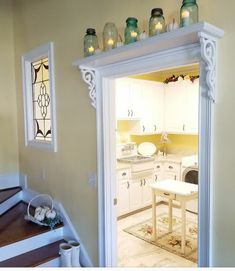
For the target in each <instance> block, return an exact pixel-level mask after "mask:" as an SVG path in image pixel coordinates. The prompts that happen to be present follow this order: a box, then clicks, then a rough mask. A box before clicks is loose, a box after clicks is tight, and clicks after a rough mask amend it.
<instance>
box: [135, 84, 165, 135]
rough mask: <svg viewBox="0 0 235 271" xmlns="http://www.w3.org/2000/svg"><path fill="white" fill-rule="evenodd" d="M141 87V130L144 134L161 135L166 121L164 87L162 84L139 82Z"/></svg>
mask: <svg viewBox="0 0 235 271" xmlns="http://www.w3.org/2000/svg"><path fill="white" fill-rule="evenodd" d="M137 81H139V82H138V84H139V85H141V89H142V91H141V112H142V113H141V128H140V130H141V131H140V132H141V133H143V134H153V133H161V132H162V130H163V120H164V87H163V84H162V83H159V82H154V81H146V80H137Z"/></svg>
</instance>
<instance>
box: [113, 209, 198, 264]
mask: <svg viewBox="0 0 235 271" xmlns="http://www.w3.org/2000/svg"><path fill="white" fill-rule="evenodd" d="M180 211H181V210H180V209H178V208H174V209H173V214H177V215H178V216H180V215H181V212H180ZM151 212H152V210H151V209H148V210H145V211H143V212H140V213H137V214H134V215H131V216H128V217H126V218H123V219H121V220H119V221H118V266H119V267H196V266H197V264H195V263H193V262H191V261H188V260H186V259H184V258H182V257H180V256H177V255H175V254H172V253H170V252H168V251H166V250H164V249H161V248H159V247H157V246H154V245H152V244H150V243H147V242H145V241H143V240H141V239H139V238H137V237H135V236H133V235H131V234H128V233H126V232H124V231H123V229H125V228H127V227H129V226H132V225H134V224H137V223H139V222H141V221H143V220H145V219H148V218H151ZM157 212H159V213H163V212H168V207H167V206H166V205H164V204H161V205H159V206H158V207H157ZM187 217H190V219H193V220H195V222H196V221H197V215H195V214H192V213H189V212H187Z"/></svg>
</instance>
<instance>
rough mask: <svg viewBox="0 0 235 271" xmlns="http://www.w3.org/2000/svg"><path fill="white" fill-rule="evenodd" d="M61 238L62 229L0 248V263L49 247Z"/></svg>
mask: <svg viewBox="0 0 235 271" xmlns="http://www.w3.org/2000/svg"><path fill="white" fill-rule="evenodd" d="M62 237H63V227H61V228H58V229H55V230H53V231H49V232H45V233H42V234H39V235H36V236H33V237H31V238H28V239H24V240H22V241H19V242H15V243H13V244H10V245H7V246H4V247H1V248H0V261H4V260H7V259H9V258H12V257H15V256H18V255H20V254H23V253H26V252H29V251H31V250H34V249H37V248H39V247H42V246H45V245H49V244H51V243H53V242H56V241H58V240H60V239H62Z"/></svg>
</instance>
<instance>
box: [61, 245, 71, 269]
mask: <svg viewBox="0 0 235 271" xmlns="http://www.w3.org/2000/svg"><path fill="white" fill-rule="evenodd" d="M59 253H60V266H61V267H72V246H71V245H70V244H67V243H61V244H60V252H59Z"/></svg>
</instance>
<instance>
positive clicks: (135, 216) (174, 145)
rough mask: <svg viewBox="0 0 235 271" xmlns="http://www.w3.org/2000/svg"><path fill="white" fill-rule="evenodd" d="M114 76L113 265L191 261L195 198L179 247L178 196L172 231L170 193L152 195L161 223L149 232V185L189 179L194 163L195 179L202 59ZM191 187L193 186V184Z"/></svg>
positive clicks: (164, 264) (170, 264)
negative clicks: (115, 160)
mask: <svg viewBox="0 0 235 271" xmlns="http://www.w3.org/2000/svg"><path fill="white" fill-rule="evenodd" d="M114 81H115V83H114V85H115V92H116V93H115V97H116V136H117V137H116V159H117V168H116V169H117V171H116V185H117V186H116V187H117V191H116V194H117V225H116V226H117V233H116V234H117V266H119V267H195V266H197V230H198V199H197V198H195V199H194V200H190V201H188V202H187V204H186V205H187V206H186V207H187V211H186V232H187V234H186V250H185V253H181V245H180V242H181V226H180V224H181V223H182V221H181V206H180V202H179V201H176V200H173V202H171V203H173V216H172V221H173V231H172V232H171V233H169V232H168V228H169V226H168V224H169V219H168V218H169V214H168V210H169V207H168V205H169V200H168V198H167V197H161V196H159V197H157V201H156V205H157V207H156V209H157V225H158V229H159V231H158V234H157V235H158V238H157V240H153V227H152V219H151V218H152V207H151V204H152V191H151V185H152V184H153V185H154V184H159V183H160V182H162V181H163V183H164V182H167V180H173V181H174V182H175V184H179V185H181V184H183V183H184V182H185V183H187V182H188V176H189V175H190V169H191V168H192V167H193V170H194V171H193V173H194V181H195V182H196V181H197V184H198V175H197V176H196V175H195V172H197V173H198V113H199V110H198V108H199V103H198V100H199V66H198V64H195V65H190V66H184V67H177V68H174V69H167V70H161V71H158V72H151V73H148V74H141V75H136V76H130V77H125V78H119V79H116V80H114ZM186 172H187V174H186ZM185 176H186V178H185ZM192 187H193V188H195V189H196V190H197V185H192ZM193 188H192V189H193ZM182 189H183V187H182Z"/></svg>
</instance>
